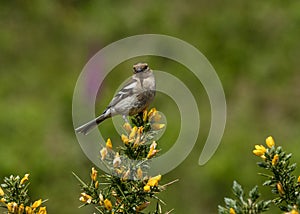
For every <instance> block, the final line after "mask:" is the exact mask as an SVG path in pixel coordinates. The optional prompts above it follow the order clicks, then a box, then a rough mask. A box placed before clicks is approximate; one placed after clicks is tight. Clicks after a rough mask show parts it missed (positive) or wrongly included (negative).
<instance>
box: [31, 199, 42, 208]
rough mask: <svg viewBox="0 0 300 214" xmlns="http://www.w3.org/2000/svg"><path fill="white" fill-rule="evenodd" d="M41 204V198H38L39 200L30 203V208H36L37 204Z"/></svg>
mask: <svg viewBox="0 0 300 214" xmlns="http://www.w3.org/2000/svg"><path fill="white" fill-rule="evenodd" d="M41 204H42V199H39V200H37V201H35V202H33V204H32V205H31V208H32V209H35V208H38V207H39V206H41Z"/></svg>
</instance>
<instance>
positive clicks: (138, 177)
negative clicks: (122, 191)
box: [136, 167, 143, 180]
mask: <svg viewBox="0 0 300 214" xmlns="http://www.w3.org/2000/svg"><path fill="white" fill-rule="evenodd" d="M136 177H137V179H139V180H141V179H142V178H143V171H142V169H141V167H139V168H138V169H137V170H136Z"/></svg>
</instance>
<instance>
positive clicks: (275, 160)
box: [272, 154, 279, 166]
mask: <svg viewBox="0 0 300 214" xmlns="http://www.w3.org/2000/svg"><path fill="white" fill-rule="evenodd" d="M278 160H279V155H278V154H276V155H274V157H273V159H272V165H273V166H275V165H276V164H277V162H278Z"/></svg>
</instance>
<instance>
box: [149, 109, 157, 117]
mask: <svg viewBox="0 0 300 214" xmlns="http://www.w3.org/2000/svg"><path fill="white" fill-rule="evenodd" d="M155 112H156V108H152V109H151V110H150V111H149V113H148V118H150V117H152V115H153V114H154V113H155Z"/></svg>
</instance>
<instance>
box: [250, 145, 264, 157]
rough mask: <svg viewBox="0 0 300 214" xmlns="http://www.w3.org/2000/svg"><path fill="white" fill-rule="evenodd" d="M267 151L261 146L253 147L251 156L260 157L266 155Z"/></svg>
mask: <svg viewBox="0 0 300 214" xmlns="http://www.w3.org/2000/svg"><path fill="white" fill-rule="evenodd" d="M266 151H267V149H266V148H265V147H264V146H263V145H255V149H254V150H253V154H255V155H256V156H258V157H262V156H263V155H264V154H265V153H266Z"/></svg>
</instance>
